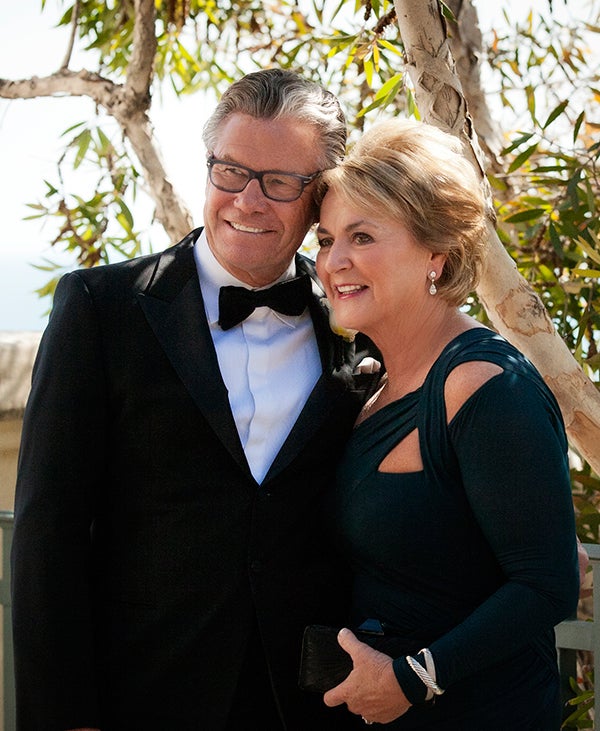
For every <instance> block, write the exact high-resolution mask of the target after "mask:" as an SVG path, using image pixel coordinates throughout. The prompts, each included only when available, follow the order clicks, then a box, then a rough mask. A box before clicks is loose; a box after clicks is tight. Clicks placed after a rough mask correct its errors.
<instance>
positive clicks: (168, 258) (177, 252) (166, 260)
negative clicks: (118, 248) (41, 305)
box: [66, 229, 200, 289]
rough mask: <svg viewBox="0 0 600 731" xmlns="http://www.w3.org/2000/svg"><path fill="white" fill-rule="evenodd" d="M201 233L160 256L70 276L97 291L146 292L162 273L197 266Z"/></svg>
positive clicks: (78, 272)
mask: <svg viewBox="0 0 600 731" xmlns="http://www.w3.org/2000/svg"><path fill="white" fill-rule="evenodd" d="M199 232H200V229H195V230H194V231H191V232H190V233H189V234H188V235H187V236H185V237H184V238H183V239H182V240H181V241H179V242H178V243H177V244H174V245H171V246H168V247H167V248H166V249H163V250H162V251H159V252H154V253H151V254H144V255H142V256H137V257H134V258H132V259H126V260H124V261H120V262H115V263H112V264H102V265H100V266H97V267H93V268H90V269H77V270H74V271H73V272H70V273H69V274H68V275H66V276H67V277H69V276H77V277H79V278H81V279H82V280H83V281H84V283H85V285H86V286H88V287H90V288H93V289H95V288H98V287H103V286H107V287H111V288H113V287H119V286H124V287H133V288H137V289H145V288H146V287H147V286H148V285H149V284H150V282H151V281H152V279H153V278H154V277H155V276H156V273H157V272H158V270H159V269H161V270H162V269H164V268H165V267H169V266H172V265H177V264H182V265H183V264H186V265H188V266H190V265H193V255H192V252H193V246H194V242H195V241H196V238H197V237H198V234H199Z"/></svg>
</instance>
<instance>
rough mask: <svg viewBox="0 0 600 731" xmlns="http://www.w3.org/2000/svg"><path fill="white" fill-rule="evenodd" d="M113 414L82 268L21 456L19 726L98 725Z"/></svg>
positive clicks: (67, 290) (15, 555)
mask: <svg viewBox="0 0 600 731" xmlns="http://www.w3.org/2000/svg"><path fill="white" fill-rule="evenodd" d="M106 419H107V396H106V388H105V375H104V370H103V363H102V349H101V347H100V330H99V325H98V318H97V317H96V313H95V311H94V305H93V302H92V298H91V296H90V293H89V291H88V289H87V287H86V285H85V283H84V281H83V279H82V277H81V276H80V275H79V274H78V273H76V272H74V273H71V274H68V275H66V276H65V277H63V278H62V280H61V281H60V283H59V285H58V287H57V290H56V295H55V300H54V309H53V311H52V314H51V317H50V321H49V324H48V327H47V329H46V331H45V333H44V335H43V337H42V341H41V344H40V349H39V352H38V355H37V358H36V362H35V365H34V370H33V380H32V389H31V393H30V397H29V400H28V403H27V407H26V410H25V417H24V424H23V434H22V439H21V451H20V455H19V467H18V476H17V487H16V496H15V532H14V541H13V548H12V556H11V561H12V577H13V578H12V590H13V632H14V652H15V677H16V692H17V719H18V728H19V729H33V728H35V729H37V730H38V731H44V730H45V729H48V730H49V729H55V730H56V729H68V728H75V727H86V726H97V725H98V718H97V715H98V710H97V689H96V683H95V678H94V656H93V653H94V650H93V637H92V630H91V627H92V623H91V618H92V612H93V606H92V594H91V586H90V584H89V565H90V531H91V528H92V525H93V521H94V513H95V510H96V508H97V506H98V503H99V499H100V495H101V490H102V483H103V474H102V455H103V453H104V450H105V432H106Z"/></svg>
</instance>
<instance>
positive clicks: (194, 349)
mask: <svg viewBox="0 0 600 731" xmlns="http://www.w3.org/2000/svg"><path fill="white" fill-rule="evenodd" d="M197 233H198V232H197V231H195V232H192V234H190V235H189V236H187V237H186V238H185V239H184V240H183V241H182V242H181V243H180V244H178V245H177V246H174V247H172V248H170V249H167V250H166V251H165V252H164V253H163V254H162V256H161V257H160V260H159V263H158V265H157V268H156V270H155V272H154V275H153V277H152V280H151V282H150V284H149V285H148V287H147V288H146V290H145V291H144V292H140V293H138V300H139V302H140V306H141V308H142V310H143V312H144V315H145V316H146V319H147V321H148V324H149V325H150V327H151V328H152V330H153V331H154V334H155V335H156V337H157V339H158V341H159V343H160V345H161V347H162V349H163V350H164V352H165V354H166V355H167V357H168V358H169V360H170V361H171V364H172V366H173V368H174V369H175V371H176V372H177V375H178V376H179V378H180V379H181V381H182V382H183V385H184V386H185V387H186V389H187V390H188V391H189V393H190V395H191V397H192V398H193V399H194V401H195V403H196V405H197V406H198V408H199V409H200V411H201V412H202V414H203V415H204V416H205V418H206V419H207V421H208V422H209V424H210V425H211V427H212V428H213V430H214V431H215V433H216V434H217V436H218V437H219V439H220V440H221V442H222V443H223V445H224V446H225V447H226V448H227V449H228V450H229V452H230V453H231V455H232V457H233V458H234V459H235V460H236V462H238V463H239V464H240V466H241V467H242V468H243V469H244V470H245V471H246V472H248V473H249V470H248V463H247V461H246V457H245V455H244V451H243V449H242V445H241V443H240V440H239V436H238V432H237V429H236V426H235V422H234V420H233V415H232V413H231V408H230V406H229V400H228V398H227V389H226V388H225V384H224V383H223V379H222V378H221V373H220V370H219V363H218V360H217V355H216V352H215V348H214V345H213V341H212V338H211V335H210V330H209V327H208V323H207V321H206V317H205V313H204V303H203V301H202V294H201V292H200V284H199V282H198V274H197V271H196V265H195V262H194V257H193V243H194V241H195V239H196V236H197Z"/></svg>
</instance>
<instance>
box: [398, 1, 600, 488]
mask: <svg viewBox="0 0 600 731" xmlns="http://www.w3.org/2000/svg"><path fill="white" fill-rule="evenodd" d="M394 5H395V8H396V13H397V18H398V25H399V28H400V34H401V36H402V40H403V42H404V47H405V50H406V65H407V69H408V73H409V76H410V78H411V80H412V83H413V84H414V87H415V96H416V99H417V103H418V106H419V110H420V112H421V116H422V118H423V120H424V121H425V122H428V123H429V124H433V125H435V126H436V127H439V128H440V129H443V130H444V131H446V132H450V133H451V134H454V135H456V136H457V137H459V138H460V140H461V141H462V143H463V147H464V149H465V155H466V156H467V157H468V158H469V160H470V161H471V162H472V163H473V165H474V166H475V167H476V169H477V170H478V171H479V172H480V174H481V178H482V185H483V186H484V187H485V189H486V191H487V194H488V198H489V204H490V225H489V227H488V240H487V245H488V252H487V256H486V264H485V270H484V272H483V274H482V278H481V282H480V284H479V286H478V288H477V294H478V295H479V299H480V300H481V302H482V304H483V306H484V307H485V309H486V311H487V314H488V317H489V318H490V320H491V322H492V323H493V325H494V327H495V328H496V329H497V331H498V332H499V333H501V334H502V335H503V336H504V337H506V339H507V340H509V341H510V342H511V343H513V345H515V346H516V347H517V348H519V350H521V351H522V352H523V353H524V354H525V355H527V357H528V358H530V360H531V361H532V362H533V363H534V364H535V366H536V367H537V368H538V370H539V371H540V373H541V374H542V376H543V377H544V379H545V380H546V382H547V384H548V385H549V387H550V388H551V389H552V391H553V392H554V394H555V396H556V398H557V400H558V402H559V404H560V407H561V410H562V413H563V417H564V420H565V424H566V428H567V433H568V435H569V439H570V441H571V444H572V446H573V447H574V448H575V449H576V450H577V451H578V452H579V453H580V455H581V456H582V457H583V458H584V459H585V460H587V462H588V463H589V464H590V466H591V467H592V469H593V470H594V471H595V472H596V473H597V474H600V393H599V392H598V391H597V389H596V387H595V385H594V384H593V383H592V381H591V380H590V379H589V378H587V376H586V375H585V374H584V373H583V371H582V370H581V368H580V366H579V364H578V363H577V362H576V360H575V359H574V358H573V356H572V354H571V352H570V351H569V349H568V348H567V346H566V344H565V343H564V341H563V340H562V339H561V338H560V337H559V335H558V333H557V332H556V329H555V328H554V325H553V323H552V320H551V319H550V316H549V314H548V312H547V311H546V308H545V307H544V304H543V302H542V301H541V299H540V298H539V296H538V295H537V294H536V292H535V291H534V290H533V289H532V288H531V287H530V285H529V284H528V283H527V282H526V280H525V279H524V278H523V277H522V276H521V275H520V274H519V272H518V270H517V268H516V266H515V263H514V262H513V260H512V259H511V258H510V256H509V254H508V253H507V251H506V250H505V248H504V246H503V245H502V243H501V241H500V239H499V238H498V235H497V233H496V231H495V228H494V226H493V224H492V222H491V221H492V220H494V214H493V211H492V208H493V202H492V196H491V194H490V192H489V185H488V184H487V180H486V178H485V163H484V156H483V154H482V152H481V149H480V147H479V143H478V139H477V135H476V133H475V130H474V127H473V122H472V119H471V117H470V115H469V111H468V109H467V104H466V100H465V95H464V94H463V90H462V86H461V83H460V80H459V78H458V76H457V73H456V70H455V64H454V59H453V58H452V54H451V51H450V41H449V39H448V32H447V27H446V22H445V20H444V18H443V16H442V14H441V9H440V4H439V2H438V0H395V2H394Z"/></svg>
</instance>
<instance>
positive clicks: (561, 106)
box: [542, 99, 569, 129]
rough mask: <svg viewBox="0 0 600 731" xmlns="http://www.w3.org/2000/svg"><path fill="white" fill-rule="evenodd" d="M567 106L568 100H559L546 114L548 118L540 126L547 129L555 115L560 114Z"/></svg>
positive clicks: (558, 115)
mask: <svg viewBox="0 0 600 731" xmlns="http://www.w3.org/2000/svg"><path fill="white" fill-rule="evenodd" d="M568 106H569V100H568V99H565V101H563V102H561V103H560V104H559V105H558V106H557V107H555V108H554V109H553V110H552V111H551V112H550V114H549V115H548V119H547V120H546V122H545V124H544V125H543V126H542V129H547V128H548V127H549V126H550V125H551V124H552V122H554V120H555V119H556V118H557V117H560V115H561V114H562V113H563V112H564V111H565V109H566V108H567V107H568Z"/></svg>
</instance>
